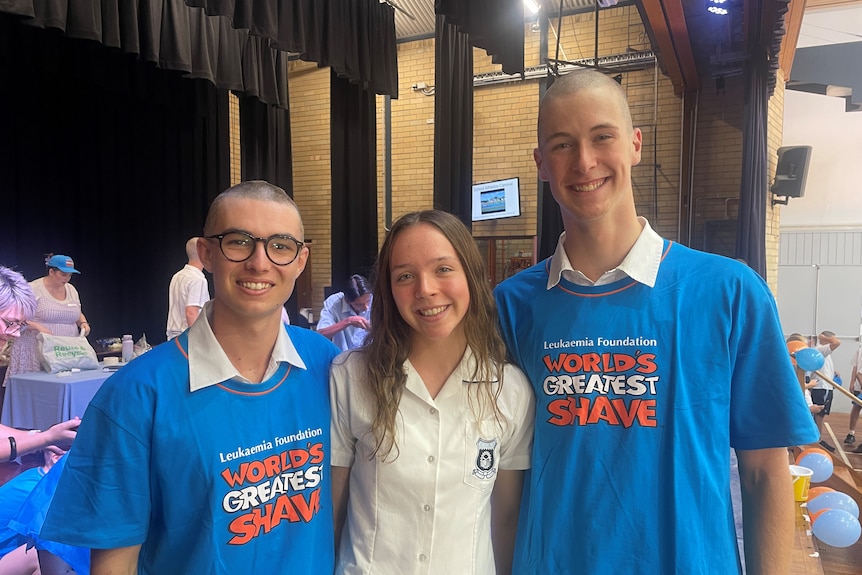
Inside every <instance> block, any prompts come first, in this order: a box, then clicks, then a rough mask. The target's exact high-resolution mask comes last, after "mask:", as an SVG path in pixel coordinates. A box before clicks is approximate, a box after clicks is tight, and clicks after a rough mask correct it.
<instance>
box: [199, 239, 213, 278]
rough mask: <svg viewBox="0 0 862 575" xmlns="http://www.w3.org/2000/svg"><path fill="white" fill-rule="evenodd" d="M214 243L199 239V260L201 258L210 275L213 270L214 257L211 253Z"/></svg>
mask: <svg viewBox="0 0 862 575" xmlns="http://www.w3.org/2000/svg"><path fill="white" fill-rule="evenodd" d="M213 243H214V242H212V241H210V240H207V239H206V238H198V243H197V248H198V258H200V260H201V263H202V264H203V265H204V269H205V270H206V271H208V272H210V273H212V272H213V270H212V257H213V254H212V252H211V251H210V248H211V247H212V244H213Z"/></svg>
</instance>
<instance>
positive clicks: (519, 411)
mask: <svg viewBox="0 0 862 575" xmlns="http://www.w3.org/2000/svg"><path fill="white" fill-rule="evenodd" d="M373 302H374V303H373V305H372V310H371V317H372V321H371V334H370V339H369V340H368V343H367V345H366V346H365V347H363V348H360V349H357V350H353V351H348V352H346V353H343V354H342V355H340V356H339V357H338V358H336V360H335V361H334V362H333V364H332V370H331V379H330V393H331V400H332V465H333V469H332V482H333V498H334V501H333V505H334V512H335V530H336V540H335V541H336V546H338V545H339V541H340V547H339V551H338V556H337V558H336V573H360V572H361V573H368V572H379V573H399V574H407V573H414V572H433V573H459V574H469V573H477V574H483V575H485V574H493V573H508V572H510V571H511V561H512V552H513V545H514V538H515V532H516V529H517V519H518V510H519V505H520V499H521V486H522V484H523V475H524V471H523V470H524V469H526V468H527V467H529V460H530V448H531V444H532V436H533V417H534V414H533V410H534V400H533V396H532V391H531V389H530V387H529V384H528V383H527V380H526V379H525V377H524V375H523V374H522V373H521V372H520V371H519V370H518V369H517V368H516V367H514V366H512V365H510V364H507V363H506V362H505V361H506V349H505V345H504V343H503V341H502V339H501V337H500V334H499V330H498V327H497V314H496V311H495V306H494V300H493V296H492V294H491V289H490V287H489V285H488V280H487V276H486V273H485V267H484V263H483V261H482V258H481V255H480V253H479V250H478V248H477V247H476V244H475V242H474V240H473V238H472V236H471V235H470V232H469V231H468V230H467V228H466V227H465V226H464V225H463V224H462V223H461V222H460V221H459V220H458V219H457V218H456V217H455V216H452V215H451V214H447V213H445V212H441V211H437V210H429V211H423V212H414V213H410V214H406V215H404V216H402V217H401V218H399V219H398V220H397V221H396V222H395V223H394V224H393V226H392V229H391V230H390V232H389V233H388V234H387V237H386V240H385V241H384V243H383V247H382V249H381V251H380V255H379V257H378V260H377V269H376V277H375V281H374V297H373Z"/></svg>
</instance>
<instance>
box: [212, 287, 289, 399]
mask: <svg viewBox="0 0 862 575" xmlns="http://www.w3.org/2000/svg"><path fill="white" fill-rule="evenodd" d="M210 327H211V328H212V330H213V335H215V338H216V341H218V342H219V345H220V346H221V348H222V350H224V352H225V355H227V357H228V359H229V360H230V362H231V364H233V366H234V367H235V368H236V369H237V371H238V372H239V374H240V375H242V376H243V377H245V378H247V379H248V380H249V381H253V382H255V383H259V382H261V381H263V376H264V374H265V373H266V368H267V367H268V366H269V361H270V358H272V350H273V348H274V347H275V340H276V337H277V336H278V330H279V329H281V317H280V315H279V314H274V315H273V314H271V315H269V316H265V317H261V318H256V319H252V320H249V319H245V318H244V319H243V321H242V322H238V321H236V320H235V319H234V317H233V314H232V313H230V311H229V310H224V309H220V307H219V306H218V305H217V304H216V303H215V302H214V303H213V314H212V319H211V321H210Z"/></svg>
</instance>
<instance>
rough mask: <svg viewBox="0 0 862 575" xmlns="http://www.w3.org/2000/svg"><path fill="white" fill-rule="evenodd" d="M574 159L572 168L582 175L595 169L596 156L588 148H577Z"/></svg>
mask: <svg viewBox="0 0 862 575" xmlns="http://www.w3.org/2000/svg"><path fill="white" fill-rule="evenodd" d="M574 154H575V158H574V161H573V162H572V168H573V169H574V170H575V171H577V172H580V173H582V174H586V173H587V172H589V171H590V170H592V169H593V168H595V167H596V155H595V153H593V150H592V148H590V147H589V146H578V148H577V151H576V152H574Z"/></svg>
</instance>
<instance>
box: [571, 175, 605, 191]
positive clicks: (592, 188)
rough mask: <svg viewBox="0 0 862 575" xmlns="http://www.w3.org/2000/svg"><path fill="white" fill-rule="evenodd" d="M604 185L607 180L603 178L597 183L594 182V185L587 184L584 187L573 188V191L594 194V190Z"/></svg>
mask: <svg viewBox="0 0 862 575" xmlns="http://www.w3.org/2000/svg"><path fill="white" fill-rule="evenodd" d="M604 183H605V178H602V179H601V180H597V181H595V182H593V183H592V184H587V185H584V186H572V189H573V190H575V191H576V192H592V191H593V190H597V189H598V188H599V186H601V185H602V184H604Z"/></svg>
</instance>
